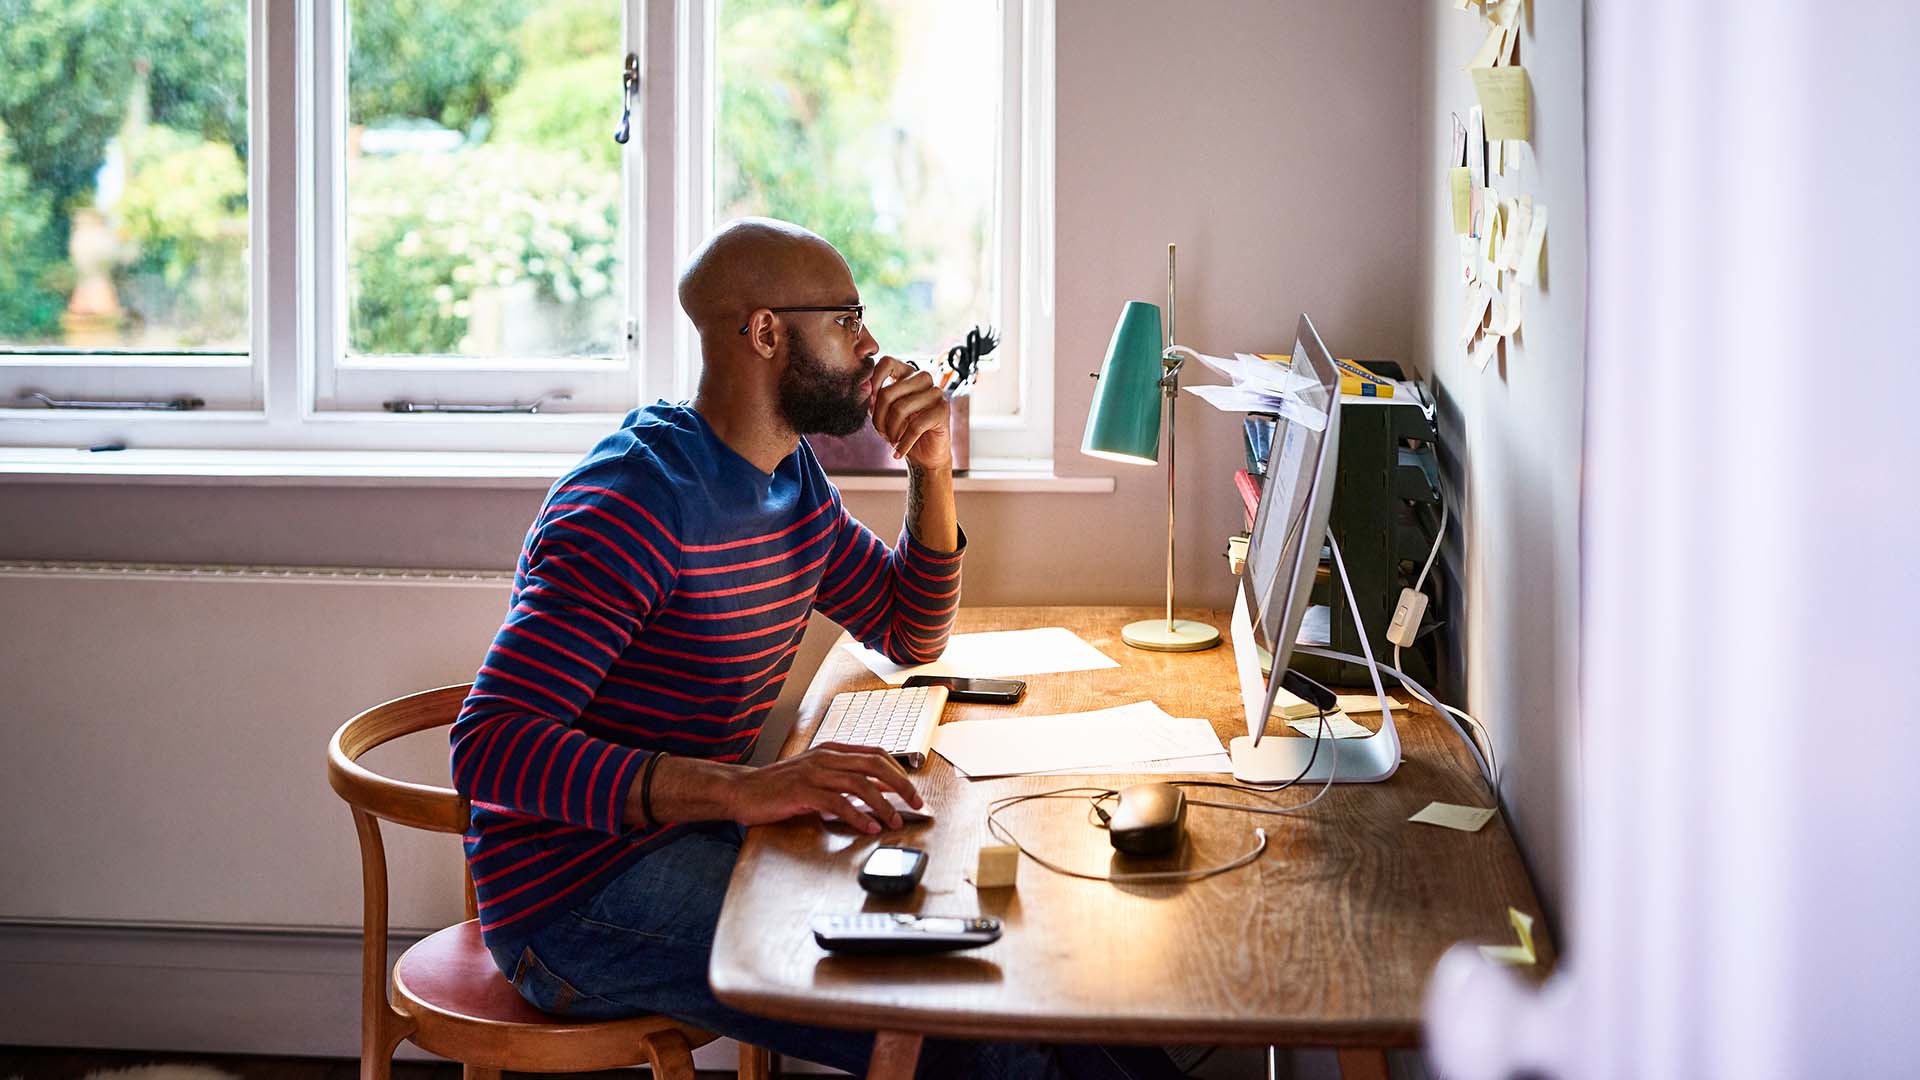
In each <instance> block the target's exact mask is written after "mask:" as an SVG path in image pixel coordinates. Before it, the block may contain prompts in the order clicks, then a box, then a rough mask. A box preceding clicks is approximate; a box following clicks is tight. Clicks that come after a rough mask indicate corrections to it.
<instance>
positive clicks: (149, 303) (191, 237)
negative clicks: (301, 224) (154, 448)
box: [0, 0, 250, 353]
mask: <svg viewBox="0 0 1920 1080" xmlns="http://www.w3.org/2000/svg"><path fill="white" fill-rule="evenodd" d="M247 241H248V233H247V4H246V0H3V2H0V350H13V351H22V350H25V351H37V350H39V349H58V348H63V347H64V348H71V349H99V350H106V349H116V350H117V349H126V350H140V351H148V352H166V353H178V352H188V351H191V352H202V351H208V352H229V353H230V352H244V351H245V350H246V349H247V320H248V314H249V312H248V308H249V297H250V292H249V289H248V277H249V263H248V253H247Z"/></svg>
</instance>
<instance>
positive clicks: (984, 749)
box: [933, 701, 1232, 778]
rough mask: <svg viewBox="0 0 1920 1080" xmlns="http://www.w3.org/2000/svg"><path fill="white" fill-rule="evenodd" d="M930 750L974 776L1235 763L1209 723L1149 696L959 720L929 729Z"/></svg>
mask: <svg viewBox="0 0 1920 1080" xmlns="http://www.w3.org/2000/svg"><path fill="white" fill-rule="evenodd" d="M933 748H934V750H935V751H937V752H938V753H939V754H940V756H941V757H944V758H946V759H947V760H948V761H950V762H952V763H953V767H954V768H956V769H958V770H959V771H960V772H962V773H964V774H966V775H967V776H971V777H976V778H977V777H985V776H1025V775H1031V774H1034V773H1059V772H1226V771H1229V770H1230V769H1231V768H1232V765H1231V762H1230V761H1229V760H1228V759H1227V757H1226V749H1227V748H1226V747H1225V746H1222V745H1221V743H1220V737H1219V736H1218V735H1215V734H1214V732H1213V725H1212V724H1211V723H1209V722H1208V721H1206V720H1200V719H1191V718H1188V719H1183V718H1180V717H1174V716H1169V715H1168V714H1167V712H1166V710H1164V709H1162V708H1160V706H1158V705H1155V704H1154V703H1153V702H1151V701H1136V702H1134V703H1132V704H1130V705H1118V706H1115V707H1113V708H1110V709H1096V710H1094V711H1092V712H1079V713H1064V714H1060V715H1055V716H1010V717H1007V718H1005V719H1001V720H959V721H955V722H953V723H950V724H942V725H940V726H939V727H937V728H935V729H934V731H933Z"/></svg>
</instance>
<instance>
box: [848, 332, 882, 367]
mask: <svg viewBox="0 0 1920 1080" xmlns="http://www.w3.org/2000/svg"><path fill="white" fill-rule="evenodd" d="M853 347H854V355H855V356H858V357H859V358H860V359H862V360H872V359H873V358H874V357H875V356H878V355H879V354H880V342H879V340H878V339H877V338H875V337H874V336H873V328H872V327H869V326H867V325H866V324H865V323H862V324H861V326H860V339H859V340H858V341H856V342H854V345H853Z"/></svg>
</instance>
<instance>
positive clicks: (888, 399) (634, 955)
mask: <svg viewBox="0 0 1920 1080" xmlns="http://www.w3.org/2000/svg"><path fill="white" fill-rule="evenodd" d="M679 297H680V306H681V308H682V309H683V310H684V311H685V312H686V315H687V318H688V319H689V320H691V321H692V323H693V325H694V328H695V329H696V330H697V331H698V332H699V335H700V357H701V372H700V386H699V392H698V393H697V394H696V395H695V397H694V399H693V401H692V402H691V403H680V404H668V403H666V402H659V403H657V404H654V405H650V406H647V407H646V408H642V409H637V410H635V411H634V412H632V413H630V414H628V415H627V417H626V419H625V420H624V421H623V423H622V425H621V428H620V430H619V431H616V432H614V433H613V434H612V435H610V436H608V437H607V438H606V439H604V440H602V441H601V443H600V444H599V445H598V446H596V447H595V448H594V449H593V451H592V452H591V453H589V454H588V455H587V456H586V458H585V459H584V460H582V461H581V462H580V464H579V465H577V466H575V467H574V468H573V469H572V470H571V471H570V472H568V473H567V474H566V475H565V476H564V477H562V478H561V479H560V480H559V481H558V482H557V483H555V484H554V486H553V489H552V490H551V491H550V492H549V493H548V495H547V499H546V502H545V504H544V505H543V506H542V508H541V510H540V513H539V515H538V516H537V517H536V518H535V519H534V523H533V527H532V528H531V530H530V531H529V532H528V533H527V539H526V544H525V546H524V548H523V549H522V551H521V554H520V560H519V565H518V570H517V573H516V574H515V581H514V589H513V598H512V603H511V606H510V610H509V611H508V614H507V617H506V620H505V622H504V624H503V625H502V626H501V628H500V632H499V633H498V634H497V635H496V636H495V638H494V641H493V645H492V648H491V649H490V650H489V652H488V653H487V657H486V660H485V662H484V663H483V664H482V665H481V667H480V670H479V674H478V675H477V676H476V677H475V679H474V684H473V691H472V693H471V694H470V695H469V697H468V698H467V700H466V703H465V706H464V707H463V709H462V710H461V714H460V718H459V720H458V721H457V722H456V723H455V724H454V727H453V731H452V736H451V738H452V768H453V777H454V783H455V786H457V787H458V788H459V790H460V791H461V792H462V793H463V794H465V795H467V796H468V797H469V798H471V799H472V800H473V817H472V821H471V823H470V825H469V828H468V830H467V853H468V855H467V857H468V867H469V869H470V870H471V872H472V876H473V882H474V888H475V892H476V894H477V897H478V901H479V908H480V927H481V932H482V935H483V936H484V938H485V940H486V943H487V946H488V949H489V950H490V951H491V952H492V953H493V956H494V960H495V962H496V963H497V964H498V965H499V967H500V970H501V971H502V972H504V973H505V974H506V975H507V977H508V978H510V979H511V980H512V981H513V984H514V986H515V987H516V988H518V989H519V991H520V993H521V994H522V995H523V996H524V997H525V998H526V999H527V1000H528V1001H530V1002H531V1003H533V1004H534V1005H535V1006H537V1007H539V1008H541V1009H543V1010H546V1011H548V1012H554V1013H561V1014H565V1015H573V1016H582V1017H615V1016H629V1015H635V1014H639V1013H664V1014H666V1015H669V1016H674V1017H677V1018H679V1019H682V1020H685V1021H688V1022H690V1023H692V1024H695V1025H698V1026H700V1027H703V1028H706V1029H707V1030H709V1031H715V1032H719V1033H722V1034H726V1035H729V1036H732V1037H734V1038H736V1039H739V1040H741V1041H743V1042H747V1043H752V1044H754V1045H758V1046H763V1047H766V1048H768V1049H771V1050H773V1051H776V1052H778V1053H782V1054H789V1055H792V1056H795V1057H801V1058H805V1059H808V1060H811V1061H817V1062H821V1063H823V1064H827V1065H831V1066H835V1067H837V1068H841V1069H845V1070H847V1071H849V1072H853V1073H856V1074H857V1073H862V1072H864V1071H865V1069H866V1064H867V1058H868V1056H869V1054H870V1053H871V1050H872V1044H873V1036H872V1034H871V1033H860V1032H850V1031H838V1030H829V1029H825V1028H812V1027H807V1026H804V1025H798V1024H787V1023H782V1022H779V1021H774V1020H768V1019H765V1018H762V1017H757V1016H751V1015H748V1014H746V1013H742V1012H739V1011H738V1010H735V1009H731V1008H729V1007H727V1006H725V1005H723V1004H721V1003H720V1002H719V1001H718V1000H716V999H715V998H714V997H713V995H712V992H711V991H710V990H709V989H708V987H707V975H706V973H707V961H708V958H709V955H710V953H711V951H712V946H713V933H714V926H715V924H716V922H717V921H718V917H719V911H720V904H721V901H722V900H723V899H724V897H725V895H726V887H727V879H728V876H729V875H730V874H731V873H732V870H733V864H734V862H735V860H736V858H737V856H738V854H739V846H740V841H741V838H742V827H743V826H747V825H757V824H762V823H765V822H773V821H781V820H784V819H787V818H791V817H796V816H800V815H807V814H817V813H822V812H830V813H833V814H835V815H837V816H839V817H841V818H842V819H844V820H846V821H848V822H851V823H852V824H853V825H854V826H855V827H857V828H860V829H863V830H864V831H866V832H868V833H878V832H880V831H882V830H883V829H893V828H899V827H900V826H901V824H902V822H901V819H900V816H899V814H898V813H897V812H895V811H894V810H893V809H892V808H891V807H890V806H889V804H888V802H887V800H886V798H885V796H884V792H886V791H893V792H897V793H899V794H900V795H901V796H902V797H903V798H905V799H906V801H907V802H908V803H909V804H910V805H913V806H916V807H917V806H919V805H920V797H919V795H918V794H917V793H916V792H915V791H914V788H913V783H912V781H911V780H909V779H908V777H907V775H906V774H905V773H904V772H902V771H901V769H900V767H899V766H898V765H897V764H895V763H894V761H893V759H892V758H890V757H889V756H887V755H886V754H884V753H881V752H879V751H877V750H873V749H867V748H860V747H853V746H841V745H828V746H821V747H816V748H813V749H810V750H808V751H807V752H805V753H803V754H800V755H798V756H796V757H793V758H790V759H788V760H786V761H780V762H776V763H774V764H771V765H766V766H763V767H760V768H751V767H749V766H747V765H746V764H745V762H746V761H747V759H748V757H749V755H750V753H751V751H752V750H753V747H754V744H755V741H756V740H757V739H758V737H759V735H760V731H761V727H762V725H763V724H764V722H765V719H766V716H767V713H768V710H769V709H770V708H771V707H772V706H773V703H774V701H775V699H776V698H778V697H779V694H780V687H781V685H782V684H783V683H784V682H785V681H786V677H787V669H788V667H789V666H790V665H791V664H792V662H793V655H794V652H795V650H797V649H798V648H799V645H800V638H801V635H802V633H803V632H804V631H805V630H806V626H807V619H808V616H809V614H810V613H812V612H814V611H819V612H821V613H823V614H825V615H827V616H828V617H830V618H832V619H834V620H835V621H836V622H838V623H840V624H841V625H842V626H844V627H845V628H846V629H847V630H848V632H850V633H851V634H852V635H853V636H854V637H855V638H857V639H859V640H860V641H862V642H864V643H865V644H867V645H869V646H871V647H872V648H874V649H876V650H877V651H879V652H880V653H882V654H883V655H885V656H886V657H888V658H889V659H891V660H893V661H895V662H897V663H920V662H924V661H928V660H932V659H935V658H936V657H938V656H939V655H940V653H941V651H942V650H943V649H944V648H945V647H946V641H947V635H948V632H949V630H950V628H951V626H952V623H953V615H954V611H955V609H956V608H957V607H958V605H959V600H960V561H961V552H962V549H963V548H964V547H965V539H964V537H963V536H962V534H961V531H960V528H959V524H958V520H957V517H956V515H955V510H954V502H953V468H952V450H951V442H950V440H949V437H948V431H947V407H946V400H945V397H944V395H943V394H942V393H941V391H940V389H939V388H938V387H936V386H935V385H934V384H933V381H932V378H931V377H930V376H929V375H928V374H926V373H925V372H922V371H919V370H917V369H915V368H913V367H911V366H909V365H907V364H904V363H902V362H901V361H899V360H897V359H894V358H892V357H889V356H882V355H881V354H880V347H879V344H878V343H877V342H876V341H875V340H874V336H873V334H872V332H871V331H869V330H868V328H867V326H866V322H865V319H864V315H865V310H864V308H863V307H862V305H861V303H860V294H859V290H858V288H856V286H855V284H854V281H853V275H852V273H851V272H850V271H849V270H848V267H847V264H846V261H845V260H844V259H842V258H841V256H840V253H839V252H838V251H836V250H834V248H833V246H832V245H831V244H829V243H827V242H826V241H825V240H823V239H821V238H820V237H819V236H816V235H814V234H813V233H811V232H808V231H807V230H805V229H802V228H800V227H798V226H795V225H790V224H787V223H785V222H778V221H768V220H760V219H751V220H744V221H736V222H732V223H730V224H728V225H727V226H725V227H723V228H722V229H720V231H719V232H717V233H715V234H714V235H713V236H712V237H711V238H709V239H708V240H707V242H706V243H705V244H703V245H702V246H701V247H700V249H699V250H698V251H696V252H695V253H694V255H693V257H692V258H691V260H690V261H689V262H688V264H687V267H686V269H685V272H684V273H683V274H682V275H681V278H680V286H679ZM869 421H871V423H872V424H873V427H874V430H875V431H877V432H879V433H880V435H881V436H882V437H884V438H885V439H886V440H887V442H888V443H889V444H890V445H891V446H892V447H893V453H894V455H895V456H896V457H899V458H904V459H905V461H906V464H907V478H908V479H907V507H906V521H905V527H904V528H903V529H902V530H901V533H900V535H899V538H898V540H897V541H896V543H895V544H894V546H893V547H891V548H889V547H888V546H887V545H886V543H885V542H883V541H882V540H881V539H880V538H879V537H877V536H875V535H874V534H873V533H872V532H870V531H869V530H868V529H867V528H866V527H865V526H863V525H861V524H860V523H859V522H858V521H856V520H854V518H853V517H852V515H850V514H849V513H848V512H847V510H846V508H845V507H844V506H843V505H842V504H841V500H840V493H839V492H838V491H837V490H836V489H835V488H834V486H833V485H832V484H831V483H830V482H829V481H828V480H827V477H826V474H825V473H824V472H823V471H822V470H821V468H820V464H819V462H817V461H816V460H814V457H813V453H812V451H811V450H810V449H809V448H808V447H807V444H806V441H805V438H804V436H807V435H810V434H815V433H822V434H832V435H846V434H850V433H852V432H854V431H856V430H858V429H859V428H860V427H861V426H862V425H863V424H866V423H868V422H869ZM852 795H858V796H860V797H861V799H862V800H863V801H864V803H865V805H866V806H867V807H880V808H883V809H881V810H878V811H874V812H871V813H870V812H867V811H864V810H862V809H860V808H858V807H857V806H856V805H855V804H854V803H853V802H852V801H851V799H850V798H849V796H852ZM1120 1053H1121V1055H1122V1056H1124V1055H1125V1054H1127V1053H1132V1052H1120ZM1156 1053H1157V1052H1156ZM1076 1055H1079V1056H1081V1057H1087V1056H1088V1055H1096V1056H1095V1057H1092V1058H1090V1059H1089V1060H1091V1061H1092V1064H1091V1065H1088V1066H1086V1067H1081V1066H1076V1065H1074V1064H1073V1063H1072V1059H1074V1058H1075V1056H1076ZM1063 1059H1064V1063H1063ZM1114 1060H1115V1059H1114V1057H1113V1056H1112V1055H1109V1054H1107V1053H1106V1052H1103V1051H1099V1050H1098V1048H1080V1049H1049V1048H1043V1047H1033V1046H1015V1045H1000V1044H996V1045H979V1044H939V1043H929V1044H928V1048H927V1050H926V1051H925V1052H924V1053H923V1055H922V1063H923V1068H922V1073H923V1074H925V1075H942V1074H944V1075H952V1076H978V1075H999V1076H1058V1075H1094V1076H1154V1075H1177V1074H1174V1073H1172V1072H1171V1070H1170V1068H1169V1069H1168V1070H1167V1071H1155V1070H1154V1069H1152V1068H1147V1069H1143V1070H1134V1071H1126V1070H1122V1071H1116V1070H1115V1069H1114V1068H1111V1067H1109V1064H1110V1063H1111V1062H1113V1061H1114ZM1160 1060H1162V1061H1164V1058H1162V1059H1160Z"/></svg>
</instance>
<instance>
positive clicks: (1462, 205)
mask: <svg viewBox="0 0 1920 1080" xmlns="http://www.w3.org/2000/svg"><path fill="white" fill-rule="evenodd" d="M1447 187H1448V189H1449V190H1450V192H1451V193H1452V196H1453V231H1454V232H1456V233H1461V234H1465V233H1468V232H1471V231H1473V175H1472V173H1471V172H1470V171H1469V170H1468V169H1467V167H1466V166H1465V165H1462V166H1460V167H1459V168H1457V169H1448V170H1447Z"/></svg>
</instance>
